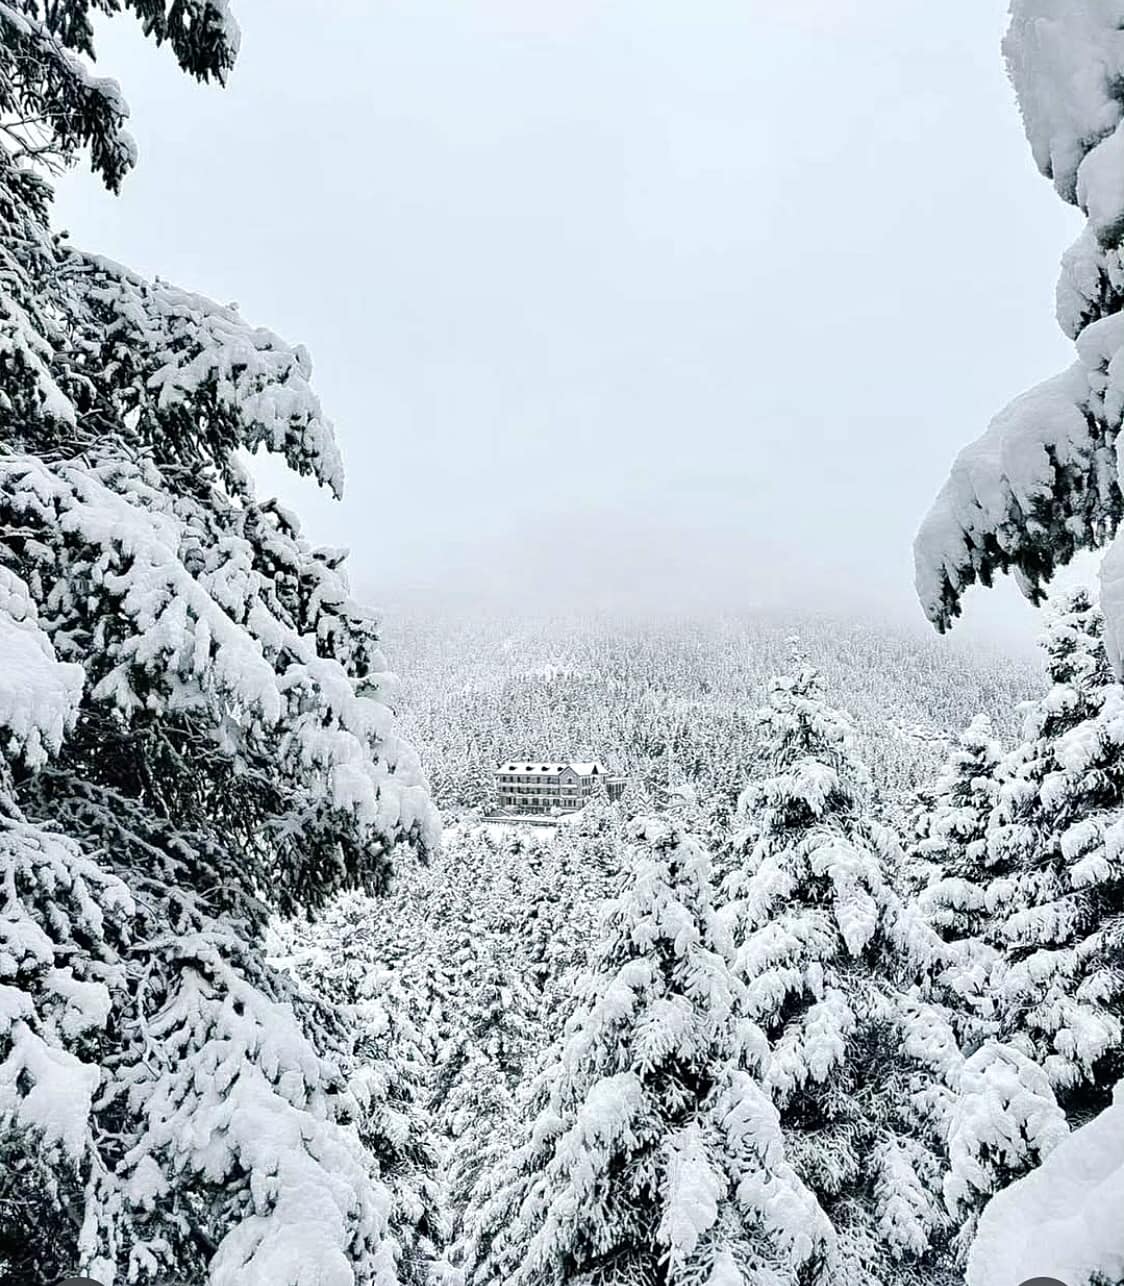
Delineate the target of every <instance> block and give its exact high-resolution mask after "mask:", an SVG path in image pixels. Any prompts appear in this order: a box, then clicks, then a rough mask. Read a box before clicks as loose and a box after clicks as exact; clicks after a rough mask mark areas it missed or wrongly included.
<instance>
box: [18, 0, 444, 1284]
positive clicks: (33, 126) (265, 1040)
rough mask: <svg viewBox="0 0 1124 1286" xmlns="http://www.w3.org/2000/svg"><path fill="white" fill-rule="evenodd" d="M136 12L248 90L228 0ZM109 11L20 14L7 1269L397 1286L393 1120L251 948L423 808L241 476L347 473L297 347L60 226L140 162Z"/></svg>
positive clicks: (374, 648)
mask: <svg viewBox="0 0 1124 1286" xmlns="http://www.w3.org/2000/svg"><path fill="white" fill-rule="evenodd" d="M99 7H101V6H99ZM132 7H133V8H135V9H136V10H137V11H138V15H139V16H140V18H141V20H142V22H143V24H144V27H145V30H146V32H147V34H148V35H149V36H150V37H151V38H152V39H154V40H156V41H157V42H158V43H167V44H169V45H170V46H171V49H172V52H173V53H174V55H175V57H176V59H177V60H178V61H179V63H180V66H181V67H182V68H183V69H184V70H185V71H187V72H190V73H192V74H194V75H196V76H199V77H201V78H203V79H206V78H212V77H217V78H220V79H221V78H222V77H224V76H225V74H226V72H227V71H228V70H229V68H230V66H231V64H232V62H233V59H234V55H235V52H236V49H237V42H238V33H237V28H236V27H235V25H234V22H233V19H232V17H231V15H230V14H229V12H228V10H227V8H226V5H225V4H224V3H221V0H187V2H186V3H179V4H176V5H174V6H172V7H171V8H170V9H166V7H165V6H164V4H163V3H147V2H145V3H141V2H139V0H138V3H136V4H134V5H133V6H132ZM88 8H89V6H88V5H87V4H85V3H83V2H81V0H70V2H69V3H62V4H54V3H52V4H49V5H41V4H39V3H38V2H37V0H30V2H29V3H22V4H20V5H18V6H15V5H12V4H8V3H0V30H2V34H3V39H2V40H0V70H2V75H0V112H2V114H3V118H4V121H5V128H4V132H3V143H2V145H0V247H2V250H0V253H2V263H0V364H2V369H3V390H2V396H0V530H2V531H3V541H2V544H0V649H2V650H0V722H2V724H3V727H4V733H5V735H4V739H3V747H4V750H3V756H2V757H0V890H2V891H0V1151H2V1155H3V1165H2V1166H0V1274H2V1275H3V1277H4V1280H6V1281H17V1280H18V1281H24V1280H43V1281H50V1280H54V1279H55V1278H58V1277H60V1276H62V1275H65V1274H67V1273H73V1272H82V1273H85V1274H87V1275H90V1276H92V1277H94V1278H95V1279H97V1280H99V1281H103V1282H106V1283H110V1282H124V1281H145V1280H175V1281H182V1282H190V1281H201V1280H208V1281H210V1282H212V1283H214V1284H215V1286H227V1284H229V1286H234V1283H239V1284H240V1286H245V1284H247V1283H257V1282H260V1283H263V1284H264V1283H266V1282H269V1283H284V1282H289V1283H296V1282H298V1281H309V1280H313V1279H315V1280H318V1281H320V1282H324V1283H331V1284H332V1286H351V1283H354V1282H360V1281H362V1282H375V1281H378V1282H386V1283H390V1282H393V1281H395V1280H397V1279H398V1276H399V1266H398V1261H399V1259H400V1256H401V1248H400V1245H399V1242H398V1239H397V1237H396V1235H395V1221H394V1218H393V1200H392V1191H391V1188H390V1187H388V1183H387V1179H386V1177H385V1176H384V1174H383V1173H382V1170H381V1167H380V1163H379V1160H378V1157H377V1155H376V1151H375V1150H374V1149H373V1148H372V1147H371V1146H370V1145H369V1137H368V1136H369V1135H372V1134H375V1135H377V1133H378V1131H379V1128H380V1126H379V1121H378V1119H377V1118H376V1119H375V1120H373V1121H372V1122H371V1123H370V1124H369V1125H368V1122H367V1118H368V1115H369V1114H370V1113H371V1112H372V1111H375V1110H381V1106H380V1104H379V1103H378V1102H377V1099H373V1098H372V1096H371V1095H369V1094H364V1093H363V1092H362V1086H361V1084H360V1083H359V1082H358V1081H357V1080H356V1076H355V1074H354V1071H353V1067H352V1060H353V1058H354V1056H355V1053H356V1046H355V1040H354V1037H353V1034H352V1033H351V1032H350V1031H349V1030H348V1029H347V1027H346V1026H345V1025H344V1024H343V1023H342V1022H341V1019H340V1015H339V1014H338V1012H337V1010H336V1008H335V1006H334V1005H332V1004H331V1003H329V1002H327V1001H325V1000H322V999H321V998H320V997H318V996H311V995H305V994H303V993H301V992H299V991H297V990H296V989H295V988H294V986H293V984H292V982H291V981H290V980H289V979H288V977H287V976H286V975H284V974H282V973H280V972H277V971H275V970H273V969H271V968H270V967H269V966H268V965H267V964H266V963H265V960H264V958H263V947H262V934H263V930H264V927H265V923H266V920H267V918H268V916H269V914H270V913H271V912H272V911H285V912H291V911H292V910H293V909H295V908H297V907H301V906H312V905H315V904H317V903H321V902H323V901H324V900H325V899H326V898H328V897H330V896H331V895H332V894H333V893H334V892H335V891H336V890H338V889H340V888H343V887H346V886H349V885H351V886H357V887H365V888H368V889H374V888H376V887H378V886H379V884H380V883H381V882H383V880H384V879H385V876H386V873H387V870H388V866H389V855H390V854H391V852H392V851H393V849H394V848H395V847H396V846H398V845H401V844H405V843H415V844H418V845H421V846H424V845H426V844H428V843H432V841H433V840H434V838H435V835H436V825H435V815H434V813H433V810H432V807H431V805H430V803H429V801H428V797H427V793H426V789H425V783H424V780H423V777H422V775H421V771H420V768H419V765H418V761H417V758H416V756H415V754H414V752H413V750H412V749H411V748H410V747H409V746H408V745H407V744H406V743H405V742H404V741H403V740H402V739H401V738H400V737H399V735H398V733H397V731H396V728H395V723H394V717H393V714H392V712H391V704H392V702H393V699H394V697H393V692H394V686H393V679H392V677H391V676H390V675H389V674H388V673H387V670H386V663H385V661H384V659H383V657H382V654H381V652H380V650H379V647H378V641H377V633H376V629H375V626H374V622H373V621H372V620H371V618H370V617H369V615H368V614H367V613H365V612H364V611H363V610H361V609H360V608H358V607H357V606H356V605H355V604H354V603H353V602H352V601H351V599H350V597H349V594H348V590H347V583H346V578H345V575H344V569H343V558H342V556H341V555H340V554H339V553H337V552H334V551H331V550H317V549H314V548H312V547H311V546H310V545H308V543H307V542H306V541H305V540H304V539H303V538H302V536H301V534H300V528H299V525H298V523H297V521H296V519H295V518H294V517H293V516H292V515H290V514H288V513H286V512H285V511H284V510H283V509H281V508H280V507H279V506H277V505H276V504H275V503H272V502H269V501H265V502H263V501H259V500H258V499H257V497H256V496H255V493H254V489H253V486H252V484H251V481H250V478H249V475H248V473H247V471H246V465H245V453H246V452H247V451H254V450H259V449H261V450H268V451H271V452H273V453H275V454H277V455H278V456H279V457H281V458H282V459H284V460H285V461H286V462H287V463H288V464H289V465H290V466H291V467H292V468H293V469H294V470H296V471H297V472H299V473H302V474H307V475H310V476H311V477H313V478H315V479H316V480H317V481H318V482H320V483H321V484H323V485H324V486H327V487H329V488H331V489H333V490H335V491H338V490H339V488H340V486H341V485H342V474H341V470H340V461H339V456H338V452H337V450H336V447H335V444H334V439H333V434H332V429H331V425H330V424H329V423H328V421H327V420H326V419H325V418H324V416H323V414H322V412H321V409H320V406H319V403H318V401H317V399H316V397H315V395H314V394H313V392H312V390H311V388H310V386H309V375H310V365H309V360H308V356H307V354H306V353H305V352H304V351H303V350H302V349H300V348H299V347H297V348H294V347H292V346H290V345H289V344H287V343H285V342H284V341H282V340H281V339H279V338H278V337H277V336H275V335H273V334H272V333H271V332H269V331H267V330H264V329H261V328H258V327H255V326H252V325H250V324H248V323H247V322H246V321H244V320H243V319H242V318H241V317H240V316H239V314H238V313H237V311H236V310H234V309H233V308H228V307H221V306H219V305H217V304H214V303H212V302H211V301H209V300H207V299H204V298H202V297H201V296H198V295H194V294H191V293H190V292H187V291H184V290H180V289H178V288H176V287H173V286H171V285H168V284H166V283H163V282H159V281H157V282H148V281H145V280H143V279H142V278H140V277H138V276H137V275H136V274H134V273H132V272H130V271H128V270H127V269H126V268H123V267H120V266H118V265H116V264H113V263H111V262H109V261H107V260H105V259H102V258H99V257H98V256H96V255H90V254H85V253H82V252H80V251H78V250H75V249H73V248H71V247H70V246H69V245H68V244H67V243H66V242H65V241H64V240H62V239H60V238H59V237H57V236H55V235H53V234H52V232H51V229H50V226H49V210H50V190H49V187H48V185H47V183H46V182H45V181H44V178H43V177H42V176H43V173H44V170H45V169H46V168H49V166H50V165H51V164H63V163H66V162H68V161H70V160H71V159H72V158H73V157H74V156H75V155H76V153H77V152H78V151H79V150H81V149H85V150H86V151H87V153H88V155H89V158H90V161H91V163H92V164H93V166H94V168H95V170H96V171H97V172H98V173H99V174H100V175H101V176H102V178H103V179H104V180H105V182H106V183H107V184H108V185H109V186H110V187H112V188H116V187H117V186H118V184H119V183H120V181H121V180H122V178H123V177H124V174H125V172H126V171H127V169H128V168H129V167H130V166H131V164H132V162H133V159H134V155H135V149H134V147H133V144H132V141H131V139H130V138H129V136H128V134H127V133H126V132H125V131H124V128H123V123H124V120H125V118H126V115H127V110H126V108H125V105H124V102H123V99H122V97H121V95H120V92H119V90H118V88H117V86H116V85H115V83H114V82H112V81H109V80H105V79H101V78H96V77H94V76H93V75H92V74H91V73H90V71H89V67H88V59H89V56H90V55H91V54H92V48H91V35H90V31H91V29H90V24H89V13H88ZM12 122H16V123H14V124H13V123H12Z"/></svg>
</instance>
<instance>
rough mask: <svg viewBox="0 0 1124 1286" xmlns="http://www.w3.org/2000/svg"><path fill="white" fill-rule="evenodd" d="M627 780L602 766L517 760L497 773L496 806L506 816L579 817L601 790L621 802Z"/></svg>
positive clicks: (598, 764)
mask: <svg viewBox="0 0 1124 1286" xmlns="http://www.w3.org/2000/svg"><path fill="white" fill-rule="evenodd" d="M624 787H625V781H624V778H623V777H613V776H610V774H609V773H608V772H607V771H606V769H605V765H604V764H601V763H589V764H559V763H545V764H544V763H528V762H527V761H526V760H517V761H515V762H512V763H504V764H500V765H499V767H498V768H497V769H496V803H497V804H498V806H499V808H500V809H501V810H502V811H504V812H509V813H524V814H539V813H548V814H549V813H576V812H577V811H578V809H579V808H583V807H584V806H585V805H586V804H587V803H589V801H590V800H591V799H592V798H593V796H594V795H595V794H596V793H597V792H598V790H599V789H602V788H603V789H604V793H605V795H606V796H607V797H608V798H609V799H619V798H620V796H621V793H622V792H623V791H624Z"/></svg>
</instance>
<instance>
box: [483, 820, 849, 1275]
mask: <svg viewBox="0 0 1124 1286" xmlns="http://www.w3.org/2000/svg"><path fill="white" fill-rule="evenodd" d="M632 837H633V841H634V846H633V849H632V851H631V853H630V856H629V867H630V871H631V875H630V879H629V883H628V885H627V887H626V888H625V890H624V891H623V892H622V894H621V895H620V897H619V898H618V899H617V900H615V901H614V902H613V903H612V904H611V906H610V909H609V910H608V912H607V917H606V920H605V926H604V938H603V940H602V942H601V945H600V947H599V949H598V951H597V954H596V956H595V959H594V962H593V965H592V967H591V969H590V971H589V973H588V974H587V975H586V976H585V978H584V979H583V980H582V984H581V986H580V988H579V989H578V1005H577V1009H576V1011H575V1013H574V1015H573V1017H572V1018H571V1019H570V1021H569V1022H568V1024H567V1029H566V1033H565V1036H564V1039H563V1040H562V1042H561V1044H560V1047H559V1048H558V1049H556V1050H555V1051H553V1052H552V1054H551V1055H550V1056H549V1057H548V1058H547V1059H546V1060H545V1066H544V1068H543V1070H542V1072H541V1073H540V1075H539V1076H538V1077H537V1079H536V1081H535V1083H534V1086H533V1090H532V1095H531V1099H530V1103H529V1107H528V1111H527V1115H526V1119H525V1122H524V1125H523V1139H522V1142H521V1144H520V1146H519V1147H518V1148H517V1149H516V1150H515V1152H514V1154H513V1156H512V1158H511V1160H510V1161H509V1162H508V1163H507V1165H506V1166H502V1167H500V1168H499V1171H498V1173H496V1172H494V1173H490V1174H487V1175H485V1176H484V1177H483V1179H482V1181H481V1184H480V1185H479V1187H478V1190H477V1193H476V1195H475V1197H474V1201H473V1205H472V1208H471V1209H470V1211H469V1215H468V1229H469V1234H470V1235H469V1239H468V1244H467V1248H466V1249H467V1256H466V1280H467V1281H468V1282H470V1283H474V1284H477V1286H483V1283H487V1282H504V1283H510V1284H511V1286H518V1284H520V1283H524V1282H525V1283H528V1284H529V1283H532V1282H534V1283H542V1284H543V1286H561V1284H562V1283H566V1282H578V1281H581V1282H589V1283H605V1286H609V1284H610V1283H613V1284H615V1283H629V1286H665V1284H667V1283H675V1284H676V1286H678V1284H680V1283H683V1284H687V1283H690V1284H692V1286H693V1284H695V1283H698V1284H699V1286H701V1284H702V1283H707V1284H708V1286H742V1284H746V1286H748V1283H757V1282H769V1283H783V1282H795V1281H797V1280H798V1279H799V1274H800V1271H801V1268H802V1266H804V1265H806V1264H810V1263H812V1262H814V1261H815V1260H816V1259H817V1257H820V1256H822V1255H823V1254H824V1253H825V1244H826V1242H827V1240H828V1239H829V1229H828V1228H827V1225H826V1221H825V1220H824V1218H823V1214H822V1212H821V1211H820V1209H819V1207H818V1206H817V1204H816V1202H815V1200H814V1198H813V1197H812V1196H811V1194H810V1193H809V1192H808V1191H807V1190H806V1189H805V1188H804V1187H803V1185H802V1184H801V1183H800V1182H799V1180H798V1179H797V1177H796V1176H795V1174H794V1173H793V1171H792V1169H791V1167H790V1166H789V1165H788V1164H787V1162H786V1160H785V1157H784V1149H783V1145H782V1141H781V1136H780V1131H779V1128H778V1122H777V1116H776V1112H775V1109H774V1108H773V1106H772V1104H771V1102H770V1101H769V1098H768V1095H767V1094H766V1093H765V1092H764V1091H763V1090H762V1088H761V1086H760V1083H759V1080H758V1079H757V1078H758V1076H759V1075H760V1072H761V1068H762V1063H763V1060H764V1058H765V1049H764V1044H763V1040H762V1038H761V1034H760V1032H759V1031H758V1030H757V1029H756V1028H754V1027H753V1026H752V1024H748V1023H746V1022H744V1021H743V1020H740V1019H739V1018H738V1015H737V1009H738V1006H739V1004H740V1002H741V999H742V997H741V987H740V985H739V984H738V982H737V980H736V978H735V977H734V975H733V972H732V970H731V963H732V953H731V946H730V943H729V940H728V938H727V936H726V934H725V932H724V930H723V928H722V925H721V923H720V921H719V919H718V917H717V915H716V914H715V911H714V909H713V906H712V902H711V871H710V861H709V857H708V855H707V853H706V851H705V850H704V849H703V848H702V847H701V846H700V845H699V844H698V843H697V842H696V841H694V840H692V839H690V838H689V837H687V836H685V835H684V834H683V833H682V832H681V831H680V830H679V829H678V828H677V827H676V826H675V825H674V824H673V823H671V822H667V821H663V820H651V819H648V820H640V821H638V822H636V824H635V826H634V829H633V832H632Z"/></svg>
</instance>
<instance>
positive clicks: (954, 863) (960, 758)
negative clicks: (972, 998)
mask: <svg viewBox="0 0 1124 1286" xmlns="http://www.w3.org/2000/svg"><path fill="white" fill-rule="evenodd" d="M1001 758H1002V748H1001V746H1000V745H999V742H998V741H997V740H996V739H995V736H994V733H993V731H992V726H991V720H990V719H989V718H988V717H987V716H986V715H977V716H976V718H975V719H973V720H972V722H971V723H970V724H969V725H968V726H967V728H965V729H964V731H963V732H962V733H961V734H960V737H959V738H958V740H957V743H956V745H955V746H954V747H953V749H952V752H951V753H950V755H949V757H948V760H947V762H946V763H945V766H944V769H943V771H942V772H941V774H940V776H939V777H938V778H937V781H936V783H935V786H934V788H933V791H932V793H931V797H930V799H929V800H928V801H927V806H926V808H925V809H924V811H923V813H922V815H921V817H920V818H919V825H918V835H917V840H916V843H915V844H914V846H913V849H912V851H911V853H910V863H909V868H910V869H909V871H908V873H907V884H909V885H910V886H911V887H912V890H913V891H915V892H916V893H917V895H918V901H919V909H920V910H921V912H922V914H924V916H925V918H926V919H927V920H928V922H929V923H930V924H931V925H932V926H933V927H934V928H935V929H936V930H937V932H939V933H940V935H941V937H942V938H944V939H946V940H948V941H956V940H962V939H971V938H975V937H977V936H979V934H980V932H981V930H982V928H983V925H984V922H985V920H986V914H987V913H986V908H985V904H984V892H985V890H986V887H987V883H988V880H989V878H990V875H991V869H990V866H989V862H990V856H989V853H988V843H987V828H988V823H989V821H990V819H991V811H992V809H993V808H994V806H995V801H996V796H997V794H998V790H999V780H998V769H999V763H1000V760H1001Z"/></svg>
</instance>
